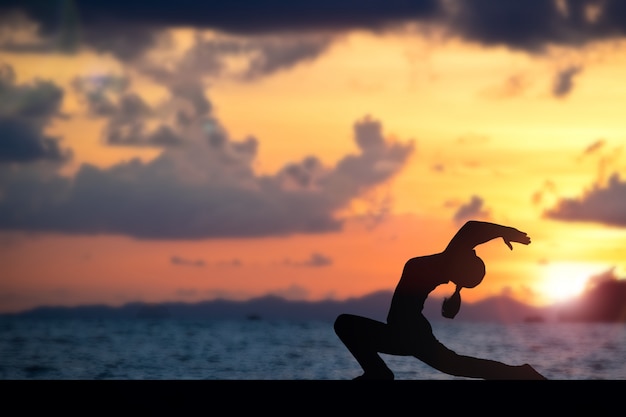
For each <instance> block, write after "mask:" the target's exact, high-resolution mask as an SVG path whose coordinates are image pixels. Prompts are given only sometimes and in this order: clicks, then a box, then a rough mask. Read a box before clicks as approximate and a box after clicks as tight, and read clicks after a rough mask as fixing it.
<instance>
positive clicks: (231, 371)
mask: <svg viewBox="0 0 626 417" xmlns="http://www.w3.org/2000/svg"><path fill="white" fill-rule="evenodd" d="M433 329H434V332H435V335H436V336H437V337H438V338H439V340H440V341H441V342H442V343H444V344H445V345H446V346H448V347H449V348H451V349H453V350H455V351H456V352H457V353H459V354H464V355H469V356H475V357H481V358H486V359H495V360H499V361H502V362H505V363H509V364H512V365H519V364H523V363H530V364H531V365H533V366H534V367H535V368H536V369H537V370H538V371H539V372H541V373H542V374H543V375H545V376H546V377H547V378H548V379H557V380H624V379H626V325H625V324H583V323H546V322H544V323H541V322H540V323H519V324H513V325H512V324H506V325H505V324H495V323H475V322H452V321H442V322H434V323H433ZM381 356H382V357H383V359H385V361H386V362H387V364H388V365H389V367H390V368H391V369H392V370H393V371H394V373H395V375H396V379H399V380H431V379H432V380H450V379H463V378H458V377H453V376H450V375H446V374H443V373H441V372H439V371H436V370H434V369H432V368H430V367H428V366H427V365H425V364H423V363H422V362H420V361H419V360H417V359H415V358H412V357H398V356H390V355H381ZM360 373H361V369H360V367H359V366H358V364H357V363H356V361H355V360H354V358H353V357H352V356H351V355H350V353H349V352H348V351H347V350H346V348H345V347H344V346H343V345H342V344H341V342H340V341H339V339H338V338H337V336H336V335H335V333H334V330H333V326H332V322H327V321H289V320H266V319H257V320H250V319H241V320H234V319H233V320H227V319H222V320H174V319H139V318H137V319H127V320H120V319H33V318H1V319H0V379H3V380H77V379H78V380H348V379H352V378H354V377H355V376H357V375H359V374H360Z"/></svg>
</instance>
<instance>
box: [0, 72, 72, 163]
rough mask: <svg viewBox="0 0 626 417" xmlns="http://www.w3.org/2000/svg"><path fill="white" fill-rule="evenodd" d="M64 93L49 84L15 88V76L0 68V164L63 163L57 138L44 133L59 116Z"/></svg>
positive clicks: (66, 155)
mask: <svg viewBox="0 0 626 417" xmlns="http://www.w3.org/2000/svg"><path fill="white" fill-rule="evenodd" d="M62 98H63V90H61V89H60V88H59V87H57V86H56V85H55V84H54V83H52V82H49V81H42V80H37V81H36V82H33V83H31V84H17V82H16V77H15V72H14V71H13V68H12V67H10V66H8V65H2V64H0V163H7V162H22V163H23V162H35V161H41V160H48V161H64V160H66V159H67V158H69V157H70V153H69V151H67V150H63V149H61V147H60V145H59V138H56V137H52V136H49V135H47V134H46V133H45V129H46V127H47V126H48V124H49V123H50V122H51V121H52V120H53V119H54V118H56V117H61V116H62V114H61V112H60V106H61V101H62Z"/></svg>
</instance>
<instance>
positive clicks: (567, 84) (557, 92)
mask: <svg viewBox="0 0 626 417" xmlns="http://www.w3.org/2000/svg"><path fill="white" fill-rule="evenodd" d="M581 71H582V67H580V66H571V67H568V68H565V69H564V70H562V71H560V72H559V73H558V74H557V75H556V77H555V79H554V84H553V85H552V94H553V95H554V96H555V97H565V96H567V95H568V94H569V93H570V92H571V91H572V88H573V87H574V77H575V76H576V75H578V74H579V73H580V72H581Z"/></svg>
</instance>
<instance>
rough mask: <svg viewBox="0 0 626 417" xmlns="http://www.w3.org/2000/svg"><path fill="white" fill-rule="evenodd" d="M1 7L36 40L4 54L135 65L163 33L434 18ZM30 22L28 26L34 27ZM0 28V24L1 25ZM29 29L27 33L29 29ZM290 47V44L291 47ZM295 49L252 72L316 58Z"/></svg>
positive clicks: (420, 6)
mask: <svg viewBox="0 0 626 417" xmlns="http://www.w3.org/2000/svg"><path fill="white" fill-rule="evenodd" d="M58 3H59V2H58V1H50V2H40V1H36V0H32V1H30V0H25V1H24V0H20V1H11V0H8V1H5V2H3V4H2V5H0V14H6V15H9V14H12V15H13V16H19V18H20V19H19V20H20V22H22V23H21V27H26V26H28V25H30V26H34V25H36V27H37V30H36V32H37V33H36V35H37V36H36V38H38V39H36V41H31V42H28V43H23V42H18V41H15V40H14V39H12V38H11V39H9V40H8V41H6V40H5V42H4V49H9V50H11V51H20V50H24V51H28V52H32V51H34V50H37V51H39V52H41V51H44V50H46V49H50V50H56V51H58V50H61V51H65V52H72V51H74V50H76V45H77V44H81V43H82V44H86V45H88V46H89V47H92V48H95V49H97V50H99V51H101V52H110V53H113V54H114V55H115V56H117V57H118V58H120V59H122V60H129V59H134V58H136V57H138V56H140V55H142V54H143V53H144V52H145V51H146V50H148V49H150V48H151V47H153V46H155V45H156V44H158V43H159V42H161V43H163V41H164V40H163V38H164V37H165V42H167V41H168V39H167V36H166V34H165V30H166V29H169V28H181V27H184V28H196V29H199V30H215V31H219V32H224V33H229V34H236V35H245V36H248V37H250V38H252V37H255V36H259V35H266V34H272V33H280V34H284V33H288V34H290V35H293V34H297V33H302V32H327V33H329V32H341V31H345V30H350V29H366V30H381V29H383V28H386V27H389V26H394V25H395V24H398V23H402V22H407V21H411V20H413V19H420V18H422V17H427V16H432V15H434V14H435V13H436V12H437V10H438V8H439V5H438V2H437V0H414V1H408V2H407V1H404V0H385V1H382V0H373V1H368V2H367V4H366V5H364V4H363V2H361V1H358V0H340V1H337V0H322V1H317V2H314V3H311V2H293V1H289V0H276V1H272V2H270V3H268V2H262V1H255V2H246V3H245V4H242V3H240V2H223V1H215V0H213V1H203V2H197V1H191V0H179V1H176V2H172V1H171V0H156V1H154V0H153V1H149V2H148V1H145V2H143V4H142V2H141V1H139V2H137V1H134V2H128V1H121V0H110V1H106V2H104V1H100V0H93V1H89V2H81V3H80V4H75V3H74V2H63V4H58ZM16 20H17V19H16V18H13V19H6V22H4V26H6V27H10V28H13V29H14V28H15V26H16V23H14V22H15V21H16ZM31 22H34V25H33V23H31ZM0 23H2V22H0ZM31 31H32V29H31ZM31 37H32V36H31ZM292 46H293V44H292ZM303 46H305V47H310V46H311V45H310V44H307V45H300V47H297V48H295V49H294V48H292V47H290V48H287V49H284V48H281V49H280V50H276V49H275V50H272V51H268V52H269V53H268V54H267V55H266V56H267V57H270V59H269V60H265V59H262V60H259V61H255V64H254V66H253V67H254V71H265V70H267V69H268V68H271V65H270V62H273V63H276V62H280V61H289V60H292V61H293V60H297V59H299V58H298V55H299V54H302V53H305V54H306V55H310V54H317V53H318V51H316V50H315V48H314V49H313V50H309V51H308V52H306V51H305V50H306V49H307V48H303Z"/></svg>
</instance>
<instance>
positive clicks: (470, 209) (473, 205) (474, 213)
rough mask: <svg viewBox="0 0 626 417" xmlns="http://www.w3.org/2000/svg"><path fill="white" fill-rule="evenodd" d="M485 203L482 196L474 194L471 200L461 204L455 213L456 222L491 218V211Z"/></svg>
mask: <svg viewBox="0 0 626 417" xmlns="http://www.w3.org/2000/svg"><path fill="white" fill-rule="evenodd" d="M484 203H485V202H484V200H483V199H482V198H481V197H479V196H477V195H474V196H472V198H471V200H470V201H469V202H467V203H466V204H463V205H461V206H460V207H459V208H458V210H457V211H456V213H454V222H455V223H457V224H460V223H464V222H466V221H467V220H476V219H487V218H489V211H488V210H486V209H485V208H484Z"/></svg>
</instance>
